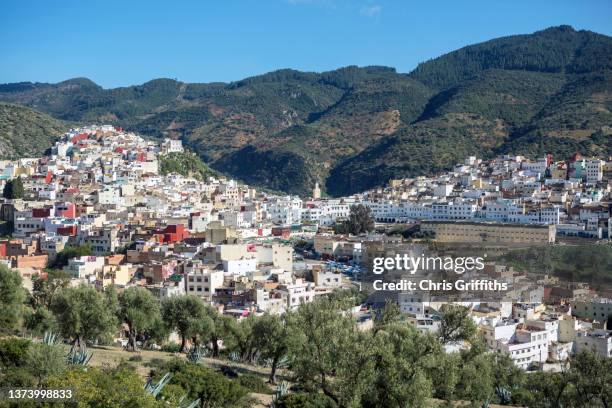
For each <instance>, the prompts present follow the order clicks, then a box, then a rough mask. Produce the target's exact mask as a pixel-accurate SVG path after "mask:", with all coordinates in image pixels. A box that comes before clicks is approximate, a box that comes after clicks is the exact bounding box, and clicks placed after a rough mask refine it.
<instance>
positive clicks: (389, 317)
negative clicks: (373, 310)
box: [374, 300, 401, 331]
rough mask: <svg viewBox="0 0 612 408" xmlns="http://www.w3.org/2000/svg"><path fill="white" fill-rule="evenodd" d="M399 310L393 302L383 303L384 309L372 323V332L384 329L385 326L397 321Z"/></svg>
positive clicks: (397, 305)
mask: <svg viewBox="0 0 612 408" xmlns="http://www.w3.org/2000/svg"><path fill="white" fill-rule="evenodd" d="M400 316H401V310H400V307H399V304H398V303H397V302H396V301H393V300H387V301H386V302H385V308H384V309H383V310H382V311H381V312H380V313H379V314H378V315H377V316H376V319H375V321H374V326H375V327H374V331H378V330H379V329H382V328H385V327H386V326H388V325H390V324H393V323H396V322H397V321H399V319H400Z"/></svg>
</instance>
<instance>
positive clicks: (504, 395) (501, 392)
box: [495, 386, 512, 405]
mask: <svg viewBox="0 0 612 408" xmlns="http://www.w3.org/2000/svg"><path fill="white" fill-rule="evenodd" d="M495 393H496V394H497V396H498V397H499V399H500V401H501V403H502V405H508V404H510V402H511V401H512V393H511V392H510V391H508V390H507V389H505V388H503V387H500V386H497V387H495Z"/></svg>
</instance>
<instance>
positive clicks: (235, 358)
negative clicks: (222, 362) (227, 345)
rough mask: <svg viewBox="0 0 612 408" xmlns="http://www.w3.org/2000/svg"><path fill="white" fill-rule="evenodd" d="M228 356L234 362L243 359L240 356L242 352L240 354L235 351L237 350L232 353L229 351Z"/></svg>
mask: <svg viewBox="0 0 612 408" xmlns="http://www.w3.org/2000/svg"><path fill="white" fill-rule="evenodd" d="M227 358H228V359H229V360H230V361H234V362H240V361H242V358H241V357H240V354H238V353H237V352H235V351H232V352H231V353H229V354H228V355H227Z"/></svg>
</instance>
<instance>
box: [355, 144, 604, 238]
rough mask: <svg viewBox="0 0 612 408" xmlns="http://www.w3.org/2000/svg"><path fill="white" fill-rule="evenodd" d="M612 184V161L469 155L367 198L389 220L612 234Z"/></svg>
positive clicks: (364, 200)
mask: <svg viewBox="0 0 612 408" xmlns="http://www.w3.org/2000/svg"><path fill="white" fill-rule="evenodd" d="M611 185H612V161H611V160H607V161H605V160H602V159H599V158H583V157H580V155H578V154H575V155H573V156H572V157H571V158H569V159H568V160H563V161H554V160H553V158H552V156H550V155H548V156H546V157H543V158H541V159H540V160H538V161H535V162H534V161H530V160H527V159H525V158H524V157H522V156H501V157H497V158H495V159H492V160H488V161H483V160H480V159H476V158H475V157H469V158H468V159H467V160H466V161H465V163H462V164H459V165H457V166H455V168H454V169H453V171H449V172H447V173H443V174H439V175H437V176H434V177H417V178H410V179H402V180H391V181H390V182H389V185H388V186H387V187H386V188H379V189H376V190H372V191H368V192H366V193H364V194H362V195H360V196H359V200H360V201H361V202H362V203H364V204H365V205H367V206H369V207H370V208H371V209H372V213H373V215H374V216H375V218H376V219H377V220H379V221H383V222H385V221H386V222H411V221H414V220H427V221H430V222H431V225H430V226H429V228H430V229H438V227H436V225H442V226H446V228H447V229H449V228H451V227H450V226H453V225H456V226H457V228H458V229H462V230H463V231H461V232H465V230H471V229H470V228H466V227H465V226H466V225H467V226H469V225H475V224H483V225H491V224H501V225H523V226H549V227H548V230H549V232H550V234H551V235H553V236H556V237H581V238H591V239H606V238H610V237H612V233H611V232H612V221H611V217H610V213H611V210H610V209H611V205H610V191H611ZM434 222H437V223H434ZM451 229H454V228H451ZM537 230H538V229H534V231H533V232H536V231H537ZM544 235H546V234H544ZM447 239H450V238H448V237H447ZM472 239H473V238H472ZM553 239H554V238H553ZM543 240H545V241H550V239H549V238H548V237H543Z"/></svg>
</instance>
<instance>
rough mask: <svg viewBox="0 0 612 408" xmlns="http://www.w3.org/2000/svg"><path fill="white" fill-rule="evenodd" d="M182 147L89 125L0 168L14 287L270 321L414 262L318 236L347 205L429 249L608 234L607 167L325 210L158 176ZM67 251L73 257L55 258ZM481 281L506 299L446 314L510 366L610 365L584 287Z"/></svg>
mask: <svg viewBox="0 0 612 408" xmlns="http://www.w3.org/2000/svg"><path fill="white" fill-rule="evenodd" d="M182 151H183V146H182V144H181V142H180V141H178V140H169V139H166V140H164V141H162V142H155V141H151V140H146V139H143V138H141V137H140V136H138V135H135V134H133V133H130V132H126V131H124V130H123V129H121V128H117V127H113V126H88V127H83V128H79V129H74V130H71V131H69V132H68V133H66V134H64V135H63V136H61V137H60V138H59V139H58V140H57V142H56V143H55V145H54V146H53V147H52V148H51V150H50V153H49V154H48V155H46V156H44V157H41V158H26V159H19V160H14V161H0V187H3V186H4V185H5V184H6V183H8V182H10V181H11V180H15V179H16V178H19V179H20V180H21V181H22V184H23V187H24V189H23V190H24V192H23V198H5V199H3V200H2V204H1V206H0V220H2V221H3V222H4V224H2V227H3V228H4V229H5V232H8V231H9V230H10V236H8V237H7V238H4V239H0V262H2V263H4V264H5V265H7V266H8V267H10V268H14V269H16V270H18V271H19V272H20V273H21V275H22V277H23V278H24V284H25V285H26V286H28V285H31V282H32V278H33V277H34V276H35V275H38V276H42V277H45V276H46V272H45V269H46V268H48V267H49V266H53V267H60V268H63V269H64V270H65V271H66V272H68V273H69V275H70V277H71V284H73V285H78V284H87V285H93V286H94V287H96V288H97V289H100V290H102V289H104V288H106V287H108V286H109V285H114V286H115V287H117V288H118V289H119V290H121V289H122V288H125V287H128V286H132V285H139V286H143V287H146V288H148V289H149V290H151V291H152V292H153V293H154V294H156V295H157V296H159V297H160V298H163V297H169V296H181V295H184V294H194V295H196V296H199V297H201V298H202V299H203V300H204V301H206V302H210V303H212V304H215V305H218V306H219V308H220V309H221V310H222V311H223V312H224V313H227V314H230V315H233V316H236V317H237V318H241V317H244V316H246V315H248V314H251V313H264V312H269V313H284V312H285V311H287V310H291V309H294V308H297V307H298V306H299V305H300V304H303V303H306V302H311V301H313V300H314V299H315V298H316V297H317V296H321V295H325V294H328V293H330V292H331V291H332V290H336V289H342V288H346V287H352V286H354V281H355V280H356V278H357V277H358V275H360V274H361V273H362V272H363V271H367V270H368V267H369V265H371V262H372V259H373V258H375V257H380V256H385V255H388V254H389V253H402V251H413V252H415V253H418V252H419V251H421V249H415V248H414V247H410V248H408V247H406V245H407V244H406V243H405V242H402V239H401V237H397V236H395V237H392V236H387V235H385V234H380V235H377V234H370V235H367V236H362V237H352V236H338V235H334V234H333V233H329V228H328V227H329V226H332V225H333V224H335V223H336V222H337V221H339V220H342V219H345V218H346V217H348V216H349V213H350V208H351V206H352V205H355V204H363V205H365V206H367V207H369V208H370V209H371V211H372V214H373V216H374V217H375V218H376V220H377V221H378V222H382V223H397V222H400V223H413V224H414V225H417V226H418V227H419V228H420V230H421V231H422V232H424V233H431V234H432V236H433V237H435V240H437V241H438V242H440V243H449V244H452V243H491V244H500V245H514V244H517V245H532V244H551V243H554V242H555V240H556V239H557V238H558V237H559V236H575V237H576V238H587V239H606V238H610V237H611V236H612V234H611V233H610V231H611V229H610V228H611V222H612V221H611V217H610V205H609V196H610V180H612V178H611V177H610V175H611V174H612V162H610V161H608V162H605V161H603V160H599V159H584V158H581V157H579V156H574V157H572V158H571V159H570V160H568V161H563V162H553V161H552V158H551V157H546V158H543V159H542V160H539V161H537V162H531V161H528V160H525V159H524V158H522V157H520V156H512V157H511V156H504V157H499V158H497V159H494V160H491V161H482V160H477V159H476V158H473V157H471V158H469V159H468V160H466V162H465V163H464V164H461V165H458V166H457V167H456V168H455V169H454V170H453V171H452V172H448V173H445V174H441V175H438V176H436V177H418V178H414V179H404V180H392V181H391V182H390V183H389V186H388V187H385V188H380V189H376V190H372V191H368V192H365V193H361V194H355V195H353V196H350V197H343V198H338V199H330V198H322V197H321V191H320V189H319V186H318V185H317V186H316V187H315V189H314V191H313V194H312V197H311V198H309V199H302V198H299V197H296V196H278V195H272V194H266V193H264V192H259V191H257V190H256V189H254V188H252V187H249V186H247V185H244V184H241V183H238V182H236V181H234V180H228V179H224V178H215V177H208V178H207V179H205V180H202V179H200V178H198V177H192V175H180V174H174V173H171V174H162V171H161V170H160V169H161V168H162V165H161V164H162V163H163V161H164V160H165V157H166V155H168V154H171V153H181V152H182ZM173 157H174V156H173ZM297 241H299V242H308V243H310V244H311V245H310V249H305V248H303V247H300V246H299V245H298V246H296V248H299V253H296V252H295V251H294V244H296V242H297ZM410 245H419V244H410ZM75 248H78V249H81V250H82V249H85V250H86V252H87V254H85V255H77V256H74V257H72V258H71V259H68V260H67V263H61V262H58V260H60V261H61V260H62V259H63V257H62V256H61V255H62V254H63V253H65V252H66V251H67V250H68V249H72V250H75ZM78 253H81V252H78ZM302 255H303V256H302ZM304 257H305V258H310V259H304ZM312 258H316V259H317V260H315V259H312ZM487 273H490V274H491V275H492V276H493V275H495V276H497V277H498V278H500V279H502V278H507V279H511V280H512V283H513V290H514V291H515V293H514V295H513V296H514V299H515V300H517V301H514V302H497V303H495V302H474V301H465V300H462V301H461V302H460V303H462V304H465V305H467V306H469V307H470V310H471V311H472V316H473V318H474V319H475V321H477V323H478V324H479V325H480V327H481V330H482V331H483V332H484V335H485V338H486V339H487V345H488V346H489V347H490V348H491V349H492V350H495V351H499V352H505V353H507V354H509V355H511V356H512V358H513V359H514V360H515V361H516V362H517V364H519V365H521V366H523V367H530V366H531V365H532V364H534V363H543V362H545V361H549V360H555V359H556V360H561V359H563V358H565V357H566V356H567V355H569V354H571V353H573V352H575V351H577V350H580V349H581V348H583V347H590V348H596V349H597V350H599V351H600V352H601V353H602V354H605V355H606V356H610V353H611V352H612V346H611V335H610V333H611V332H610V331H606V326H605V323H604V322H605V321H606V320H607V319H608V316H610V315H611V314H612V311H611V310H610V305H612V303H610V301H605V299H599V298H596V297H594V295H593V292H592V291H590V290H589V289H588V288H585V286H580V287H579V288H570V287H563V284H562V283H560V282H554V281H553V280H551V279H549V280H547V281H537V279H532V278H529V277H527V276H525V275H524V274H521V273H519V272H516V271H514V270H512V268H506V267H502V266H499V265H495V264H493V263H488V264H487ZM547 279H548V278H547ZM563 291H565V292H563ZM562 292H563V293H562ZM560 293H561V294H560ZM409 296H412V295H408V294H401V295H400V296H399V298H398V302H399V304H400V306H401V309H402V311H403V312H404V313H405V315H406V316H407V318H408V320H409V321H410V323H411V324H414V325H416V326H417V327H418V328H419V329H422V330H433V329H435V328H436V327H437V325H438V324H439V313H438V310H439V306H440V303H439V302H434V301H431V300H424V299H417V298H414V297H409ZM551 296H558V299H559V302H557V306H555V307H550V306H546V307H545V306H543V305H544V303H543V302H545V301H547V300H549V299H550V297H551ZM518 300H520V301H518ZM581 302H582V303H581ZM606 302H607V303H606ZM602 305H603V306H605V307H604V309H605V310H603V309H602V310H600V309H601V307H602ZM356 313H357V314H360V315H361V317H360V322H362V323H364V324H363V326H364V327H367V325H368V322H369V323H370V324H371V318H368V316H367V314H368V312H366V313H363V311H356ZM370 317H371V316H370Z"/></svg>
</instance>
